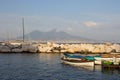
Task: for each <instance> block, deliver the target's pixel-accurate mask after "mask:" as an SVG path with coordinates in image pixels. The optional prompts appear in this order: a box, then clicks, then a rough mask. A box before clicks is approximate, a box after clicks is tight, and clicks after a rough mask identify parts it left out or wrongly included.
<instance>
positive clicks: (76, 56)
mask: <svg viewBox="0 0 120 80" xmlns="http://www.w3.org/2000/svg"><path fill="white" fill-rule="evenodd" d="M64 56H65V57H66V58H86V59H88V60H95V57H100V56H99V55H97V56H83V55H80V54H68V53H64Z"/></svg>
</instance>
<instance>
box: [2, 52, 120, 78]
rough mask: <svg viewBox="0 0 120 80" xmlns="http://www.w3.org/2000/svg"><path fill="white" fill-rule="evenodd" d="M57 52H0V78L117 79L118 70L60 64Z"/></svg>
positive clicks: (59, 55)
mask: <svg viewBox="0 0 120 80" xmlns="http://www.w3.org/2000/svg"><path fill="white" fill-rule="evenodd" d="M60 57H61V54H57V53H48V54H45V53H41V54H28V53H23V54H21V53H18V54H15V53H11V54H9V53H6V54H4V53H3V54H0V80H10V79H12V80H93V79H94V80H105V79H108V80H119V78H120V75H119V74H120V71H119V70H109V69H102V68H101V67H100V66H99V65H96V66H95V68H94V69H93V68H92V67H75V66H70V65H66V64H62V63H61V60H60Z"/></svg>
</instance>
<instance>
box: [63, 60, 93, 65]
mask: <svg viewBox="0 0 120 80" xmlns="http://www.w3.org/2000/svg"><path fill="white" fill-rule="evenodd" d="M62 62H63V63H65V64H69V65H73V66H94V61H92V62H80V63H78V62H77V63H76V62H70V61H65V60H62Z"/></svg>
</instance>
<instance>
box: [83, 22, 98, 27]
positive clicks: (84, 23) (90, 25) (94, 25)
mask: <svg viewBox="0 0 120 80" xmlns="http://www.w3.org/2000/svg"><path fill="white" fill-rule="evenodd" d="M82 24H83V25H85V26H86V27H97V26H99V25H100V23H97V22H93V21H87V22H83V23H82Z"/></svg>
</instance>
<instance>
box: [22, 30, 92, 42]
mask: <svg viewBox="0 0 120 80" xmlns="http://www.w3.org/2000/svg"><path fill="white" fill-rule="evenodd" d="M20 38H22V37H20ZM25 39H30V40H81V41H89V40H90V39H87V38H84V37H79V36H72V35H70V34H68V33H66V32H64V31H56V30H55V29H53V30H51V31H48V32H42V31H38V30H36V31H33V32H30V33H28V34H26V35H25Z"/></svg>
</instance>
